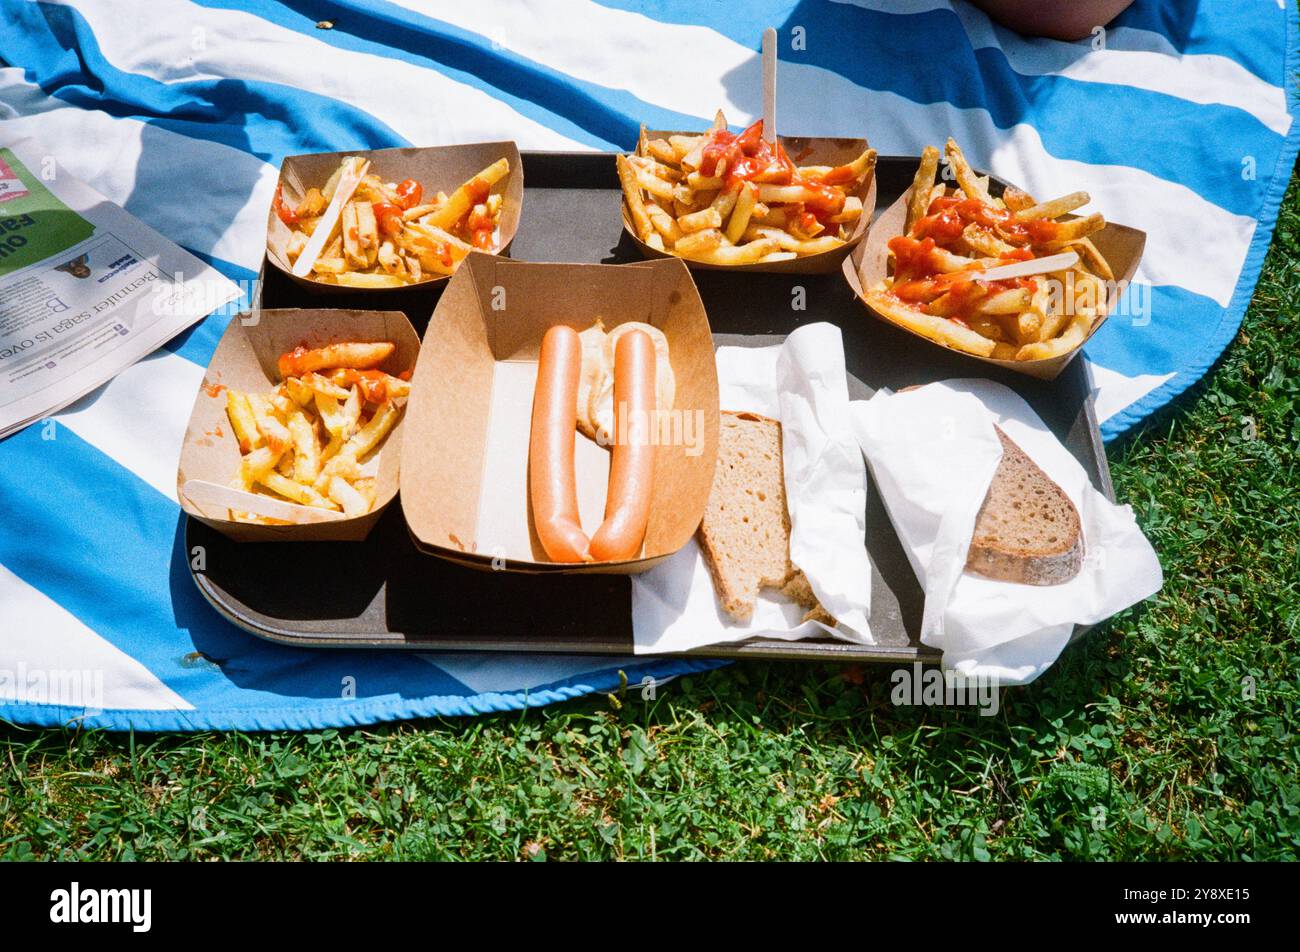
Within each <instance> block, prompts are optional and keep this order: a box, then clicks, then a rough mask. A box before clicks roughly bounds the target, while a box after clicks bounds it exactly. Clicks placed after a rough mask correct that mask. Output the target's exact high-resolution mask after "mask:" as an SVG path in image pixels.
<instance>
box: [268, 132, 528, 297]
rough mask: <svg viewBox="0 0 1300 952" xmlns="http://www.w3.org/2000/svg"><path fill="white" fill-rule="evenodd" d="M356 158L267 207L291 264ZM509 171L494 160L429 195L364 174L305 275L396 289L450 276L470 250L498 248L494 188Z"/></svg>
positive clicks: (413, 184) (409, 183)
mask: <svg viewBox="0 0 1300 952" xmlns="http://www.w3.org/2000/svg"><path fill="white" fill-rule="evenodd" d="M356 161H357V160H356V159H355V157H349V158H346V159H344V160H343V162H342V163H341V164H340V166H339V169H338V170H337V171H336V172H335V173H334V174H333V175H332V176H331V177H330V179H329V181H328V182H326V183H325V186H324V188H309V189H308V190H307V192H306V194H305V195H304V196H303V197H302V199H301V200H300V201H299V202H298V203H297V205H295V206H293V207H290V206H289V205H288V204H287V203H286V202H285V200H284V197H283V195H282V192H281V190H280V189H279V188H277V189H276V193H275V199H274V201H273V203H272V206H273V208H274V210H275V213H276V215H277V216H278V217H279V219H280V221H282V222H283V223H284V224H285V225H286V226H287V227H288V228H289V229H290V237H289V239H288V241H287V242H286V244H285V247H284V252H285V255H286V256H287V257H288V259H289V262H290V263H293V262H295V261H296V260H297V259H298V256H299V255H301V254H302V253H303V251H304V249H305V248H306V247H307V242H308V238H309V237H310V236H311V234H312V233H313V231H315V230H316V226H317V224H318V223H319V221H320V215H321V213H322V212H323V211H325V209H326V206H327V205H328V203H329V201H330V200H331V198H332V197H333V195H334V190H335V186H336V185H337V184H338V181H339V179H340V177H341V175H342V172H343V170H344V169H345V168H348V167H350V163H355V162H356ZM509 174H510V163H509V161H508V160H507V159H498V160H497V161H496V162H493V163H492V164H491V165H489V166H488V167H487V168H485V169H484V170H483V171H481V172H479V173H478V174H477V175H475V176H474V177H473V178H471V179H470V180H469V181H468V182H465V183H463V184H462V185H460V186H459V187H458V188H456V189H455V190H454V191H453V192H452V193H451V194H450V195H447V194H446V193H444V192H438V193H437V194H436V195H434V196H432V197H431V198H428V197H427V196H425V194H424V187H423V185H421V184H420V183H419V182H417V181H416V180H414V179H406V180H405V181H403V182H399V183H393V182H384V181H382V180H381V179H380V178H379V177H378V176H377V175H375V174H373V173H371V174H368V175H365V176H364V177H363V178H362V179H361V183H360V184H359V185H358V186H357V189H356V192H354V193H353V195H352V198H351V199H350V200H349V201H348V202H347V203H346V204H345V205H343V208H342V213H341V215H340V217H339V219H338V220H337V221H336V222H335V227H334V229H333V233H332V234H330V235H328V236H326V238H327V240H326V241H325V243H324V245H323V247H322V249H321V253H320V255H319V257H317V259H316V261H315V263H314V264H313V266H312V269H311V271H309V272H307V275H308V277H310V278H311V279H312V280H314V281H320V282H323V283H326V284H337V285H341V286H343V287H351V288H396V287H405V286H406V285H410V284H418V283H419V282H421V281H428V280H431V279H433V278H438V277H442V276H444V275H449V274H451V273H452V272H454V271H455V270H456V268H457V266H458V265H459V264H460V262H461V261H462V260H463V259H464V258H465V256H466V255H468V254H469V253H470V251H472V250H474V249H478V250H480V251H493V250H495V249H496V248H498V247H499V246H500V232H499V227H500V223H501V205H502V201H503V199H502V196H501V194H500V193H494V192H493V191H492V188H493V187H494V186H495V185H496V184H497V183H498V182H500V181H502V180H503V179H504V178H506V176H508V175H509ZM426 198H428V200H426Z"/></svg>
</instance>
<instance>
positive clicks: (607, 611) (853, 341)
mask: <svg viewBox="0 0 1300 952" xmlns="http://www.w3.org/2000/svg"><path fill="white" fill-rule="evenodd" d="M916 161H917V160H916V159H915V158H893V157H885V156H882V157H881V158H880V160H879V163H878V165H877V170H876V174H877V179H878V181H879V183H880V184H879V188H880V191H879V195H880V198H879V203H880V204H883V205H888V204H890V203H892V202H893V201H894V200H895V199H896V198H897V197H898V196H899V195H900V194H902V192H903V191H904V190H905V189H906V188H907V187H908V186H909V185H910V184H911V177H912V173H913V172H914V171H915V169H916ZM524 165H525V167H526V171H527V176H528V196H527V204H526V206H525V213H524V218H523V221H522V222H521V224H520V230H519V235H518V237H517V238H516V240H515V245H514V249H513V251H514V257H515V258H517V259H525V260H542V261H556V260H565V259H567V260H572V261H591V262H604V263H615V262H635V261H640V260H641V256H640V252H639V251H638V250H637V248H636V246H635V245H634V244H633V243H632V241H631V240H630V238H628V237H627V236H626V235H625V234H623V232H622V230H621V225H620V223H619V215H618V209H619V207H620V206H621V204H622V195H621V192H620V191H619V185H618V177H617V174H616V171H615V166H614V158H613V156H612V155H610V154H600V153H525V154H524ZM692 273H693V276H694V279H695V283H696V286H697V287H698V289H699V292H700V295H701V297H702V298H703V300H704V302H705V305H706V307H707V309H708V314H709V320H710V323H711V325H712V328H713V331H714V337H715V341H716V342H718V343H726V344H740V345H749V346H762V345H766V344H772V343H776V342H779V340H780V337H781V336H783V335H785V334H787V333H789V332H790V331H792V330H793V329H794V328H796V327H797V326H799V325H801V324H805V323H808V322H811V321H819V320H824V321H830V322H832V323H835V324H837V325H839V326H840V327H841V328H842V330H843V333H844V349H845V355H846V359H847V361H848V369H849V373H850V379H849V392H850V396H851V397H852V398H853V399H861V398H866V397H868V396H869V395H870V394H871V393H872V392H873V391H874V389H875V388H878V387H882V386H887V387H890V388H892V389H900V388H902V387H905V386H908V385H911V384H921V383H928V382H930V381H934V380H942V379H946V378H949V377H960V376H971V375H972V371H974V370H978V369H981V368H976V367H975V365H973V364H971V363H969V362H968V361H966V360H965V359H964V358H963V357H962V355H959V354H955V353H951V352H948V351H944V350H941V349H939V348H927V347H922V346H919V345H918V342H917V341H916V340H915V339H914V338H913V337H912V336H911V335H909V334H907V333H906V332H904V331H903V330H901V329H899V328H896V327H894V326H893V325H887V324H884V323H881V322H879V321H876V320H874V319H873V318H871V317H870V316H869V315H867V314H866V313H865V312H864V310H863V307H862V305H861V304H860V303H859V302H858V301H857V300H856V299H855V298H854V296H853V294H852V292H851V291H850V290H849V288H848V287H847V286H846V284H845V282H844V280H843V278H842V277H841V276H840V275H838V274H832V275H820V276H789V275H776V274H747V275H745V276H743V277H740V276H733V275H728V274H726V273H725V272H705V271H697V272H692ZM264 276H265V282H264V283H263V284H262V285H261V288H262V289H263V290H262V294H263V300H264V302H265V303H266V305H267V306H271V305H281V306H285V305H290V304H294V303H298V302H302V301H304V300H308V301H309V300H310V299H306V298H304V296H303V292H302V291H300V290H299V289H298V288H297V287H296V286H295V285H294V284H292V283H291V282H289V281H288V280H287V279H285V278H283V277H281V276H280V275H279V274H278V272H275V271H274V270H273V269H271V270H267V271H266V272H265V275H264ZM799 288H802V289H803V291H802V293H800V294H798V295H796V292H797V290H798V289H799ZM796 296H797V297H800V298H803V299H804V300H806V302H807V309H806V310H804V311H797V310H793V309H792V308H791V301H792V300H793V299H795V297H796ZM409 316H410V317H411V318H412V321H413V322H414V323H415V324H416V326H417V328H421V329H422V328H423V325H424V323H425V322H427V320H428V316H429V315H428V311H427V310H426V311H425V312H424V313H423V314H420V313H419V311H418V310H416V309H414V308H413V309H412V311H411V312H409ZM736 335H743V336H736ZM766 335H776V336H766ZM985 375H986V376H988V377H990V378H991V379H994V380H997V381H999V382H1001V383H1005V384H1006V385H1007V386H1009V387H1011V388H1012V389H1013V390H1015V391H1016V392H1017V393H1019V394H1021V396H1023V397H1024V398H1025V399H1026V400H1027V401H1028V402H1029V403H1030V405H1031V406H1032V407H1033V408H1034V410H1035V412H1037V413H1038V414H1039V415H1040V416H1041V417H1042V419H1043V420H1044V422H1046V423H1047V425H1048V426H1049V427H1051V429H1052V430H1053V432H1055V433H1056V435H1057V436H1058V437H1060V438H1061V440H1062V441H1063V443H1064V444H1065V446H1066V448H1067V449H1069V450H1070V452H1071V453H1073V454H1074V456H1075V457H1076V458H1077V459H1078V460H1079V461H1080V463H1081V464H1082V465H1083V467H1084V469H1085V470H1086V471H1087V472H1088V474H1089V476H1090V478H1091V479H1092V482H1093V485H1094V486H1096V487H1097V489H1098V490H1100V491H1101V492H1102V493H1103V494H1105V495H1106V496H1107V497H1110V498H1113V495H1114V493H1113V490H1112V488H1111V483H1110V473H1109V470H1108V468H1107V466H1106V457H1105V453H1104V451H1103V449H1102V445H1101V438H1100V434H1099V433H1098V430H1097V424H1096V420H1095V418H1094V416H1093V411H1092V402H1091V399H1090V396H1089V384H1088V380H1087V377H1086V374H1085V371H1084V367H1083V365H1082V363H1080V362H1076V363H1074V364H1072V365H1070V366H1069V367H1067V368H1066V369H1065V370H1064V371H1063V372H1062V374H1061V375H1060V376H1059V377H1058V378H1057V379H1056V380H1055V381H1053V382H1050V383H1048V382H1045V381H1041V380H1035V379H1032V378H1030V377H1025V376H1022V375H1018V374H1013V373H1011V372H1009V371H1005V370H1003V369H1001V368H996V367H994V368H988V369H987V372H986V373H985ZM399 502H400V500H399ZM866 517H867V527H868V529H867V538H866V544H867V549H868V552H869V554H870V556H871V561H872V564H873V575H872V606H871V627H872V631H873V633H874V634H875V636H876V638H877V641H878V642H879V643H878V644H877V645H874V646H865V645H854V644H848V643H845V642H839V641H834V640H831V639H815V640H808V641H800V642H787V641H776V640H757V641H753V642H750V643H747V644H738V645H715V646H710V647H706V648H701V649H698V650H696V651H694V652H692V654H695V655H697V656H704V657H718V658H738V659H746V658H748V659H785V660H803V661H819V660H820V661H827V660H842V661H870V662H882V663H889V664H895V665H896V664H905V663H909V662H912V661H934V660H936V659H937V658H938V653H937V652H936V651H934V650H933V649H931V648H928V647H925V646H923V645H921V644H920V643H919V642H918V641H917V633H918V631H919V628H920V620H921V608H922V601H923V598H922V593H921V590H920V587H919V586H918V584H917V581H916V577H915V575H914V574H913V573H912V569H911V567H910V566H909V565H908V563H907V557H906V556H905V555H904V553H903V550H902V547H901V545H900V544H899V542H898V539H897V537H896V536H895V534H894V532H893V529H892V527H891V526H890V524H889V518H888V516H887V515H886V513H885V510H884V507H883V505H882V504H881V502H880V495H879V493H878V492H877V491H876V489H875V487H874V486H871V485H869V486H868V492H867V514H866ZM184 543H185V546H186V548H185V549H184V550H181V551H185V552H187V551H190V549H191V548H192V547H193V546H195V545H203V546H206V548H207V555H208V558H207V560H206V564H207V568H206V571H204V572H199V573H194V579H195V582H196V584H197V585H198V587H199V590H200V591H201V592H202V593H203V595H204V597H205V598H207V600H208V601H209V602H210V603H211V604H212V605H213V606H215V607H216V609H217V610H218V611H219V612H221V614H223V615H224V616H225V617H226V618H228V619H229V620H231V621H232V622H234V623H235V624H236V625H238V626H240V627H241V628H244V629H245V630H247V631H249V632H252V633H253V634H256V635H258V636H260V637H263V638H267V639H269V640H271V641H275V642H278V643H281V644H288V645H298V646H310V647H338V648H356V647H369V648H394V649H416V650H422V651H430V650H449V651H508V652H522V651H527V652H559V653H585V654H603V655H624V656H626V655H630V654H631V653H632V621H631V611H630V592H631V583H630V581H629V579H627V578H626V577H622V576H613V575H587V576H576V575H556V576H539V575H529V574H522V573H506V572H483V571H479V570H475V569H469V568H463V567H460V566H456V565H453V564H451V563H449V562H447V561H445V560H442V559H438V558H435V557H433V556H429V555H424V554H422V553H420V552H419V550H418V549H417V548H416V547H415V545H414V543H413V542H412V540H411V537H410V534H409V532H408V531H407V527H406V524H405V522H404V520H403V517H402V513H401V511H400V507H399V506H391V507H389V510H388V512H387V513H386V514H385V515H384V517H383V518H382V519H381V520H380V521H379V524H378V525H376V527H375V529H374V531H373V532H372V533H371V534H370V536H369V537H368V539H367V540H366V541H365V542H364V543H361V544H359V545H356V546H348V547H346V548H345V549H344V550H342V553H341V550H340V547H339V546H335V545H329V544H302V545H294V546H293V547H292V556H293V557H292V558H288V557H286V555H287V553H286V550H285V548H283V547H281V546H274V547H271V546H241V545H239V544H237V543H235V542H232V541H230V540H229V539H226V538H224V537H223V536H221V535H220V534H219V533H217V532H215V531H214V530H212V529H210V528H208V527H207V526H205V525H204V524H203V523H201V522H199V521H198V520H194V519H190V520H188V521H187V525H186V528H185V539H184ZM340 554H344V555H346V556H347V558H348V559H349V571H348V573H347V574H346V576H344V577H346V579H347V584H346V585H344V584H340V585H335V586H330V587H329V588H328V590H323V589H322V588H321V586H320V585H319V579H320V578H321V577H322V575H321V573H322V572H325V571H327V567H328V570H329V571H330V572H331V573H332V575H331V577H335V578H339V577H340V576H339V575H338V573H337V566H338V564H339V562H338V560H339V557H340ZM177 558H181V552H179V551H178V555H177ZM183 564H185V565H190V559H188V558H185V559H183ZM191 571H193V569H192V567H191ZM273 573H274V576H275V578H277V580H278V581H277V584H275V585H269V584H267V579H268V578H269V577H271V576H272V574H273ZM1080 631H1082V629H1080ZM1076 634H1077V632H1076Z"/></svg>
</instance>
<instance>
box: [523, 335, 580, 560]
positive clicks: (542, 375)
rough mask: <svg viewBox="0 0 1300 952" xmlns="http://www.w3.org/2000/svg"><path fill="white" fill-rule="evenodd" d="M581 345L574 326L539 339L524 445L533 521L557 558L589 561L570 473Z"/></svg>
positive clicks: (545, 547)
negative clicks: (530, 416) (529, 428)
mask: <svg viewBox="0 0 1300 952" xmlns="http://www.w3.org/2000/svg"><path fill="white" fill-rule="evenodd" d="M581 366H582V344H581V342H580V341H579V340H578V332H577V331H575V330H574V329H573V328H572V327H569V326H567V325H564V324H557V325H556V326H555V327H552V328H551V329H550V330H549V331H547V332H546V336H545V337H543V338H542V352H541V356H540V357H539V359H538V362H537V389H536V390H535V391H534V393H533V422H532V433H531V435H530V441H529V445H528V492H529V498H530V499H531V500H532V504H533V525H534V526H535V527H536V529H537V538H538V539H539V540H540V541H541V543H542V548H543V549H544V550H545V551H546V554H547V556H548V557H549V558H551V559H552V560H553V561H555V562H587V561H590V560H591V557H592V556H591V552H590V545H591V543H590V540H588V538H587V535H586V533H584V532H583V531H582V523H581V522H580V521H579V519H578V489H577V482H576V480H575V478H574V472H573V444H574V441H575V439H576V438H577V406H578V372H579V370H580V369H581Z"/></svg>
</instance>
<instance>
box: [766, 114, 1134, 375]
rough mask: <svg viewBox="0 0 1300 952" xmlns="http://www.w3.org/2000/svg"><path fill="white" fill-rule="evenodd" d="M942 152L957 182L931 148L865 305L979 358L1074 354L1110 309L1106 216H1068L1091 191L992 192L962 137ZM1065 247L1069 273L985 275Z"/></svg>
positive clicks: (865, 295) (1011, 190)
mask: <svg viewBox="0 0 1300 952" xmlns="http://www.w3.org/2000/svg"><path fill="white" fill-rule="evenodd" d="M944 153H945V156H946V159H947V163H948V167H949V168H950V169H951V170H952V177H953V178H954V179H955V180H956V183H957V184H956V187H950V186H947V185H945V184H944V183H943V180H942V179H940V178H938V177H937V173H938V170H939V150H938V149H936V148H934V147H932V146H930V147H927V148H926V149H925V151H924V152H923V153H922V155H921V161H920V164H919V166H918V168H917V171H916V177H915V179H914V180H913V182H912V190H911V193H910V195H909V197H908V199H907V209H906V219H905V226H904V233H903V234H901V235H898V236H897V237H895V238H893V239H891V240H890V241H889V251H890V258H891V270H890V273H889V276H888V277H886V278H885V279H884V280H882V281H881V282H879V283H878V284H877V285H876V286H875V287H872V288H869V289H867V290H866V291H865V292H864V297H865V299H866V301H867V303H868V304H869V305H870V306H871V308H872V309H873V310H875V311H876V312H877V313H879V314H881V315H882V316H884V317H885V318H887V319H888V320H890V321H892V322H894V323H896V324H899V325H902V326H903V327H905V328H907V329H909V330H911V331H913V332H915V333H917V334H920V335H922V336H924V337H928V338H929V339H930V340H933V341H935V342H936V343H939V344H942V345H944V346H946V347H952V348H954V349H956V350H961V351H965V352H966V353H970V354H976V355H978V356H980V357H993V358H996V359H999V360H1043V359H1045V358H1049V357H1056V356H1059V355H1061V354H1067V353H1069V352H1070V351H1071V350H1073V349H1074V348H1076V347H1078V346H1079V345H1080V344H1082V343H1083V341H1084V339H1085V338H1086V337H1087V335H1088V332H1089V331H1090V330H1091V329H1092V327H1093V325H1094V324H1095V323H1096V322H1097V320H1098V319H1099V317H1100V316H1101V315H1102V314H1104V312H1105V308H1106V307H1107V303H1108V297H1107V295H1108V293H1109V292H1108V284H1113V282H1114V274H1113V273H1112V271H1111V268H1110V265H1109V264H1108V263H1107V262H1106V259H1105V258H1104V257H1103V256H1102V254H1101V252H1100V251H1098V250H1097V247H1096V245H1094V244H1093V243H1092V241H1090V240H1089V238H1088V236H1089V235H1092V234H1094V233H1095V232H1097V231H1100V230H1101V229H1102V228H1104V227H1105V226H1106V220H1105V219H1104V218H1103V217H1102V216H1101V215H1100V214H1097V213H1093V214H1089V215H1080V216H1076V217H1071V218H1066V219H1063V218H1062V216H1064V215H1070V214H1071V213H1073V212H1074V211H1075V210H1076V209H1079V208H1081V207H1082V206H1084V205H1086V204H1088V202H1089V201H1090V198H1089V196H1088V193H1087V192H1072V193H1070V194H1069V195H1063V196H1061V197H1060V198H1054V199H1051V200H1049V201H1045V202H1039V201H1035V200H1034V198H1033V197H1032V196H1030V195H1028V194H1026V193H1025V192H1023V191H1021V190H1020V189H1015V188H1007V189H1006V190H1005V191H1004V193H1003V195H1002V197H1001V198H994V197H993V195H992V194H991V193H990V192H989V187H988V179H987V178H986V177H981V176H978V175H976V174H975V172H974V170H973V169H972V168H971V166H970V163H968V162H967V161H966V157H965V156H964V155H963V154H962V151H961V148H960V147H958V145H957V143H956V142H954V141H953V140H952V139H949V140H948V142H947V144H946V146H945V147H944ZM761 197H762V192H761V191H760V198H761ZM748 230H749V231H750V232H753V233H754V234H755V235H756V236H757V235H760V234H763V233H765V232H766V231H768V229H763V228H755V227H750V228H749V229H748ZM782 248H783V249H788V248H789V245H788V243H783V244H782ZM1063 251H1075V252H1077V255H1078V261H1077V262H1076V263H1075V264H1074V265H1073V266H1072V267H1070V269H1069V270H1068V271H1055V272H1051V273H1041V274H1034V275H1029V276H1025V277H1016V278H1009V279H1004V280H995V281H986V280H982V279H981V276H980V273H981V272H983V271H986V270H988V269H991V268H995V267H998V266H999V265H1005V264H1010V263H1012V262H1022V261H1032V260H1034V259H1037V258H1045V257H1048V256H1051V255H1055V254H1059V253H1060V252H1063ZM1062 264H1064V262H1063V263H1062ZM1060 266H1061V265H1058V267H1060ZM1051 267H1052V265H1050V264H1048V265H1046V266H1045V267H1044V268H1042V269H1041V270H1042V271H1044V272H1047V271H1048V269H1050V268H1051Z"/></svg>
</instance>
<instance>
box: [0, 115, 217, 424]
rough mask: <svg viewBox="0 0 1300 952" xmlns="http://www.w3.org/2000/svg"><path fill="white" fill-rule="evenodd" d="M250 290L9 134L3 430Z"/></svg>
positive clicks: (4, 177) (3, 203) (3, 199)
mask: <svg viewBox="0 0 1300 952" xmlns="http://www.w3.org/2000/svg"><path fill="white" fill-rule="evenodd" d="M240 293H241V292H240V289H239V287H238V286H237V285H235V284H233V283H232V282H230V281H228V280H226V279H225V278H224V277H222V276H221V274H219V273H218V272H217V271H215V270H213V269H212V268H211V267H209V266H208V265H206V264H205V263H204V262H202V261H200V260H199V259H198V258H196V257H194V256H193V255H191V254H189V253H188V252H186V251H184V250H182V249H181V248H180V247H178V246H177V245H174V244H172V243H171V242H170V241H168V240H167V239H166V238H164V237H163V236H162V235H160V234H158V232H156V231H154V230H153V229H152V228H150V227H149V226H147V225H145V224H144V223H143V222H141V221H139V220H137V219H135V218H133V217H132V216H131V215H129V214H127V212H126V211H125V210H123V209H122V208H120V207H119V206H117V205H114V204H113V203H112V202H110V201H109V200H108V199H106V198H104V196H102V195H100V194H99V193H98V192H96V191H95V190H94V189H92V188H91V187H90V186H88V185H86V184H85V183H83V182H79V181H77V180H76V179H75V178H73V177H72V176H71V175H69V174H68V173H67V172H66V171H65V170H63V169H62V168H60V167H59V166H58V165H57V163H56V162H55V160H54V157H53V156H52V155H51V154H50V153H49V152H47V151H45V150H44V149H42V148H41V147H40V146H39V145H38V144H37V143H36V142H34V141H33V140H31V139H19V140H18V141H17V142H13V143H7V144H3V145H0V438H3V437H5V436H8V435H9V434H10V433H13V432H14V431H16V430H19V429H21V428H22V427H24V426H26V425H27V424H29V423H31V422H33V421H34V420H38V419H41V418H43V417H45V416H48V415H49V414H51V413H53V412H55V411H56V410H60V409H62V408H63V407H66V406H67V405H68V404H70V403H72V402H73V401H74V400H76V399H78V398H79V397H82V396H84V395H85V394H87V393H89V392H90V391H91V390H94V389H95V388H96V387H98V386H99V385H100V384H102V383H104V382H105V381H107V380H110V379H112V378H113V376H115V375H116V374H118V373H119V372H121V371H122V370H124V369H125V368H126V367H129V366H130V365H131V364H133V363H135V362H136V361H137V360H139V359H140V358H142V357H144V356H145V355H147V354H149V353H150V352H152V351H153V350H155V349H157V348H158V347H159V346H160V345H162V344H163V343H165V342H166V341H168V340H170V339H171V338H172V337H174V336H175V335H176V334H178V333H179V332H180V331H182V330H184V329H185V328H187V327H189V326H190V325H191V324H194V323H196V322H198V321H199V320H201V319H202V318H204V317H205V316H207V315H208V314H209V313H211V312H212V311H214V310H217V309H219V308H222V307H224V306H225V305H227V304H229V303H230V302H231V301H234V300H236V299H237V298H239V297H240Z"/></svg>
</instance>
